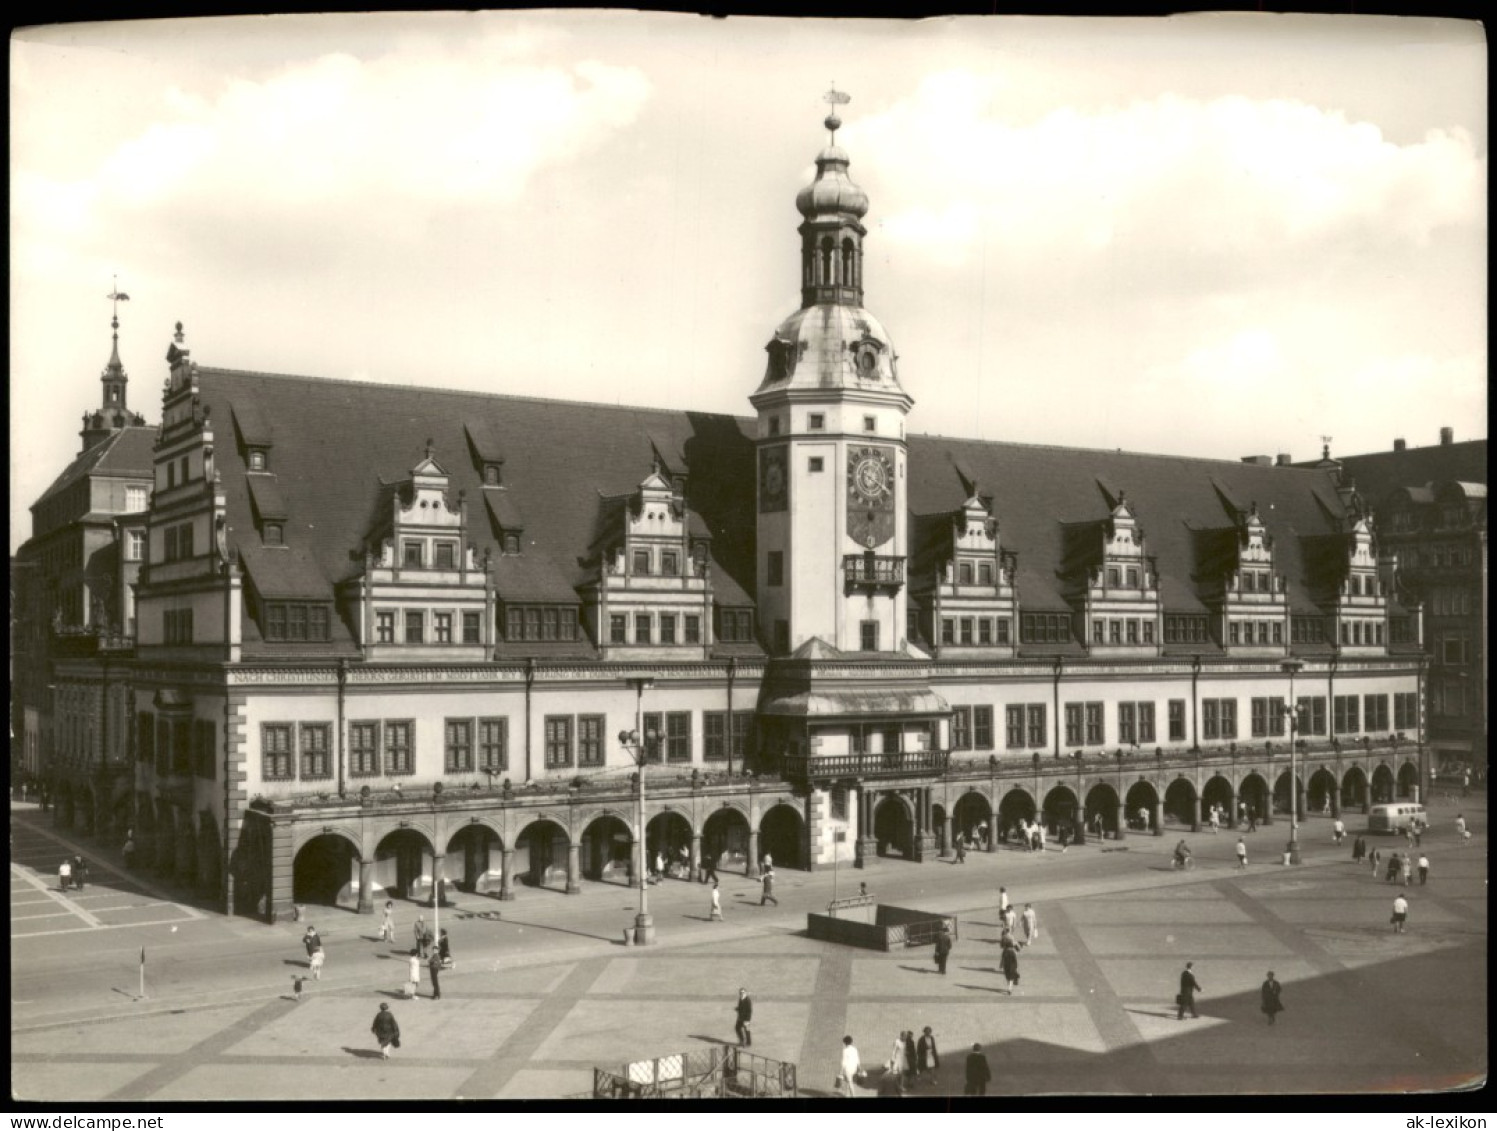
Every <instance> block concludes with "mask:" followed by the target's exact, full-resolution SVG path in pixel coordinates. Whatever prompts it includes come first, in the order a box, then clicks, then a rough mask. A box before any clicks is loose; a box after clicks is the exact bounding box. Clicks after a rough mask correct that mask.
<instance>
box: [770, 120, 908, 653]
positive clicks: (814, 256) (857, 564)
mask: <svg viewBox="0 0 1497 1131" xmlns="http://www.w3.org/2000/svg"><path fill="white" fill-rule="evenodd" d="M827 100H828V101H829V102H832V103H833V108H832V113H831V114H829V115H828V116H827V119H826V128H827V130H828V131H829V133H830V134H831V138H830V141H829V143H828V145H827V147H826V148H825V149H823V150H822V151H821V153H820V155H819V156H818V157H817V158H816V178H815V180H813V181H812V182H811V184H809V185H807V186H806V187H805V188H803V189H802V190H801V191H800V193H799V195H798V196H797V197H796V200H795V204H796V208H798V209H799V211H800V214H801V216H802V217H803V220H802V223H801V225H800V237H801V305H800V309H799V310H797V311H796V312H795V313H794V314H792V315H791V316H790V317H789V318H787V319H785V321H784V322H782V323H780V325H779V327H778V329H776V330H775V332H774V337H773V338H771V339H770V341H769V344H768V345H767V346H766V347H765V348H766V350H767V352H768V354H769V360H768V364H767V367H766V369H765V374H764V380H763V381H762V382H761V383H760V385H759V388H758V390H757V391H756V392H755V393H754V395H753V396H752V397H750V398H749V399H750V401H751V403H752V404H753V406H754V408H755V410H756V411H757V414H758V417H757V419H758V435H757V440H756V444H757V449H758V451H757V458H758V467H757V475H758V551H757V552H758V563H757V567H758V568H757V577H758V592H757V598H758V607H759V616H760V629H761V633H762V635H763V637H764V640H765V641H766V643H768V644H769V646H770V649H771V651H772V652H773V653H774V654H776V655H784V654H787V653H789V652H792V651H794V650H796V649H798V648H800V647H801V646H802V645H804V644H806V643H807V642H808V641H810V640H812V639H813V638H819V639H820V640H822V641H823V642H825V643H827V644H830V645H832V646H833V647H834V648H836V649H837V650H838V651H840V652H896V651H903V650H904V646H905V600H906V589H905V582H906V576H905V573H906V568H907V557H908V539H909V530H908V526H909V518H908V508H907V506H906V490H907V481H906V466H907V452H906V448H905V438H904V428H905V417H906V416H907V415H908V413H909V411H910V408H911V406H912V405H913V404H914V401H913V400H912V399H911V398H910V396H909V395H908V394H907V393H906V392H905V391H904V389H903V388H902V387H901V386H900V383H899V377H898V369H897V364H896V363H897V358H896V357H895V354H894V348H893V345H892V344H891V342H890V341H889V336H888V334H887V333H886V332H885V331H884V328H883V326H882V325H880V324H879V322H878V319H876V318H874V317H873V315H872V314H870V313H869V312H868V311H867V310H865V309H864V308H863V240H864V238H865V237H866V235H867V230H866V229H865V228H864V227H863V223H862V219H863V216H864V215H865V214H866V213H867V211H868V196H867V194H866V193H864V192H863V190H862V189H860V188H859V187H858V186H857V185H855V184H854V183H853V182H852V180H851V178H849V177H848V174H847V168H848V165H849V158H848V155H847V153H846V151H845V150H843V149H842V148H841V147H840V146H838V145H837V130H838V128H839V127H840V126H841V125H842V122H841V120H840V119H839V118H838V117H837V113H836V106H837V105H838V104H840V103H844V102H846V101H847V100H848V99H847V96H846V95H845V94H841V93H839V92H837V91H832V92H831V93H830V94H828V95H827Z"/></svg>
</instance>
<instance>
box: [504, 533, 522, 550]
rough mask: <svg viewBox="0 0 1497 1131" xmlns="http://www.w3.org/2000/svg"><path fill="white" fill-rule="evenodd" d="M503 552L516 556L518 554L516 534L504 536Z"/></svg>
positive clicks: (518, 544) (517, 536) (518, 547)
mask: <svg viewBox="0 0 1497 1131" xmlns="http://www.w3.org/2000/svg"><path fill="white" fill-rule="evenodd" d="M504 552H505V553H506V554H518V553H519V552H520V536H519V535H518V534H506V535H505V536H504Z"/></svg>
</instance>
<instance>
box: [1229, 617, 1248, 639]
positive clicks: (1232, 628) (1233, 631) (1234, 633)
mask: <svg viewBox="0 0 1497 1131" xmlns="http://www.w3.org/2000/svg"><path fill="white" fill-rule="evenodd" d="M1227 640H1228V642H1229V643H1232V644H1241V643H1242V624H1241V622H1240V621H1235V620H1234V621H1233V622H1232V623H1231V624H1229V625H1227ZM1252 642H1253V640H1252V637H1251V636H1250V637H1248V643H1249V644H1251V643H1252Z"/></svg>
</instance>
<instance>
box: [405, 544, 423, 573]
mask: <svg viewBox="0 0 1497 1131" xmlns="http://www.w3.org/2000/svg"><path fill="white" fill-rule="evenodd" d="M400 560H401V564H402V565H404V566H405V567H406V568H407V569H420V568H421V543H420V542H407V543H405V544H404V546H403V547H402V548H401V559H400Z"/></svg>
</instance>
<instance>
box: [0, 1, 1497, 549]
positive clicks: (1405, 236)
mask: <svg viewBox="0 0 1497 1131" xmlns="http://www.w3.org/2000/svg"><path fill="white" fill-rule="evenodd" d="M834 81H835V83H836V86H837V88H838V89H840V90H844V91H847V92H849V93H850V94H851V96H852V101H851V103H850V104H849V105H848V106H846V107H844V108H843V110H842V117H843V119H844V122H845V125H844V127H843V129H842V130H841V131H840V133H839V134H838V141H839V144H841V145H842V146H843V147H844V148H846V149H847V150H848V152H849V153H850V154H851V157H852V165H851V170H850V172H851V175H852V177H853V179H854V180H855V181H857V182H858V184H859V185H861V186H862V187H863V188H864V189H865V190H866V191H867V193H868V195H869V197H870V198H871V209H870V212H869V215H868V217H867V218H866V223H867V225H868V228H869V236H868V242H867V260H866V264H865V272H864V282H865V288H866V301H867V304H868V307H869V309H870V310H872V311H873V312H874V313H875V314H876V315H877V316H878V317H879V319H880V321H882V322H883V324H884V325H885V326H886V327H887V328H888V330H889V332H890V334H891V336H892V337H893V340H894V343H895V346H896V349H897V350H898V353H899V356H900V375H901V379H902V381H903V383H904V385H905V388H906V389H907V390H908V391H909V393H910V394H911V395H912V396H913V397H914V398H915V402H916V404H915V409H914V412H913V414H912V417H911V421H910V427H911V429H912V430H914V431H917V432H932V433H943V434H948V435H961V436H978V437H983V438H987V439H1002V440H1015V441H1021V442H1027V443H1043V444H1060V445H1074V446H1080V447H1099V448H1123V449H1125V450H1135V451H1154V452H1170V453H1182V454H1188V455H1199V456H1209V457H1219V458H1227V459H1235V458H1237V457H1239V456H1243V455H1249V454H1259V453H1264V454H1273V453H1278V452H1288V453H1291V454H1292V455H1293V456H1294V458H1296V459H1305V458H1311V457H1313V456H1315V455H1317V454H1318V452H1319V448H1320V437H1321V436H1322V435H1330V436H1332V437H1333V440H1332V449H1333V451H1334V452H1339V453H1341V454H1351V453H1354V452H1363V451H1376V450H1381V449H1384V448H1388V447H1390V446H1391V443H1392V440H1393V439H1394V438H1395V437H1405V438H1407V440H1408V442H1409V444H1410V445H1411V446H1420V445H1424V444H1432V443H1435V442H1437V440H1438V433H1439V429H1440V427H1441V426H1444V425H1449V426H1451V427H1453V428H1454V429H1455V432H1456V436H1457V438H1458V439H1469V438H1473V437H1477V436H1484V435H1485V433H1486V373H1487V356H1486V309H1487V294H1486V277H1487V270H1486V268H1487V265H1486V254H1487V253H1486V248H1487V232H1486V193H1487V158H1488V139H1487V120H1486V106H1487V97H1486V48H1485V43H1484V39H1483V34H1482V30H1481V28H1480V27H1479V26H1478V25H1476V24H1473V23H1462V22H1454V21H1439V20H1423V19H1410V18H1390V19H1380V18H1361V17H1345V16H1342V17H1286V16H1261V15H1244V16H1225V15H1215V16H1204V17H1189V18H1181V17H1176V18H1171V19H1133V20H1120V21H1100V20H1078V19H1032V18H1014V17H999V18H959V19H939V20H929V21H922V22H905V23H897V24H896V23H883V22H879V21H857V22H852V21H831V20H826V21H816V20H756V19H747V18H733V19H727V20H721V19H717V20H712V19H704V18H701V17H696V16H688V15H673V14H650V15H645V14H638V13H624V12H590V13H580V12H574V13H558V12H536V13H496V14H458V13H453V14H427V15H397V14H389V15H366V16H357V17H355V16H333V17H324V16H293V17H245V18H235V19H220V20H183V21H150V22H140V23H128V22H122V23H104V24H73V25H66V26H56V27H40V28H32V29H27V30H25V31H22V32H20V33H17V34H16V35H15V36H14V37H13V39H12V43H11V90H10V94H11V165H10V170H11V193H12V195H11V383H10V396H11V527H12V529H11V547H12V549H14V548H15V547H16V546H17V545H18V544H19V543H20V542H21V541H23V540H24V539H25V538H26V537H27V536H28V535H29V533H30V526H31V524H30V515H29V513H28V511H27V508H28V506H29V504H30V503H31V502H32V501H34V500H35V498H36V497H37V495H39V494H40V492H41V491H42V490H44V489H45V487H46V485H47V484H48V483H49V482H50V481H51V480H52V479H53V478H54V477H55V476H56V475H57V473H58V472H59V471H60V470H61V469H62V468H63V467H64V466H65V465H66V464H67V462H68V460H69V459H70V458H71V457H72V456H73V455H74V454H75V452H76V451H77V448H78V443H79V441H78V437H77V431H78V428H79V417H80V416H81V414H82V413H83V411H84V410H85V409H90V408H93V407H96V406H97V405H98V403H99V400H100V386H99V383H98V377H99V373H100V371H101V369H102V368H103V366H104V363H105V362H106V361H107V359H108V356H109V334H110V329H109V316H110V306H109V303H108V301H107V300H106V299H105V296H106V295H107V294H108V293H109V292H110V290H111V287H112V286H113V285H114V279H115V277H116V276H118V280H119V288H120V289H121V290H123V291H125V292H127V293H129V294H130V296H131V301H130V302H128V303H125V304H122V305H121V308H120V320H121V329H120V352H121V356H122V358H123V360H124V364H125V367H126V369H127V371H128V373H129V374H130V378H131V384H130V403H131V407H132V408H134V409H136V410H137V411H140V412H143V413H144V414H145V415H146V417H147V418H148V419H149V420H151V421H152V422H154V421H156V420H157V419H159V388H160V384H159V383H160V381H161V380H162V379H163V378H164V377H165V375H166V368H165V362H164V361H163V355H164V353H165V350H166V346H167V343H168V341H169V339H170V336H171V331H172V327H173V324H174V323H175V322H177V321H179V320H180V321H181V322H183V323H184V324H185V327H186V333H187V343H188V345H189V346H190V348H191V349H192V351H193V358H194V360H196V361H198V362H199V363H200V364H203V365H211V366H216V367H223V368H229V369H247V370H263V371H270V372H279V373H296V374H305V375H312V376H321V377H334V378H348V379H356V380H366V381H373V382H392V383H401V384H415V385H430V386H436V387H446V388H459V389H477V390H489V391H493V392H497V393H510V394H519V395H527V396H543V397H563V398H569V399H578V400H592V401H603V402H608V403H623V404H637V405H647V406H672V407H691V408H695V409H700V410H706V411H721V412H732V413H739V414H747V413H749V411H750V409H749V405H748V401H747V397H748V395H749V394H750V393H751V392H752V391H753V390H754V388H755V387H756V386H757V384H758V382H759V379H760V378H761V377H762V375H763V370H764V365H765V355H764V345H765V343H766V342H767V341H768V339H769V337H770V334H771V333H772V331H773V329H774V327H775V326H776V325H777V324H778V323H779V322H780V320H781V319H783V318H784V317H785V316H786V315H787V314H789V313H790V312H791V311H792V310H794V309H795V307H796V305H797V304H798V302H799V279H800V277H799V267H798V254H799V237H798V236H797V234H796V226H797V224H798V223H799V220H800V217H799V215H798V214H797V213H796V211H795V207H794V199H795V194H796V192H797V190H798V189H799V188H800V187H801V186H802V185H803V184H805V183H806V182H808V181H809V180H810V179H811V177H812V175H813V174H814V171H815V170H814V159H815V156H816V153H817V152H818V151H819V149H820V148H821V147H822V146H823V145H824V144H825V143H826V137H827V135H826V132H825V130H824V129H823V128H822V126H821V120H822V118H823V117H824V116H825V113H826V105H825V103H823V102H822V100H821V99H822V95H823V93H824V92H825V91H826V90H827V88H828V86H829V85H830V84H831V83H832V82H834ZM577 440H578V443H579V444H580V445H585V443H586V437H578V438H577ZM414 456H415V453H414V451H413V458H414Z"/></svg>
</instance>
